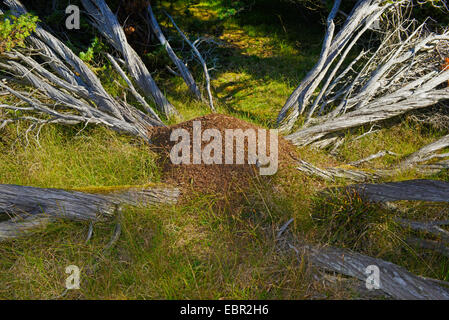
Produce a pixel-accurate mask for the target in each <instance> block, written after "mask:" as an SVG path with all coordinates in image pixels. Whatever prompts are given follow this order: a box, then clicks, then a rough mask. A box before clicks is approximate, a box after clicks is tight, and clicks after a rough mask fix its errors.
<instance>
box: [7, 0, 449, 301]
mask: <svg viewBox="0 0 449 320" xmlns="http://www.w3.org/2000/svg"><path fill="white" fill-rule="evenodd" d="M162 4H163V5H164V6H166V7H167V8H169V5H168V4H166V3H165V2H162ZM219 4H220V1H218V0H217V1H200V2H199V3H198V4H196V5H190V6H188V7H187V9H186V7H185V6H184V5H183V2H177V5H175V7H171V8H169V10H170V12H172V14H173V16H174V18H175V19H177V21H179V25H180V26H181V27H183V28H184V29H185V30H189V31H190V33H191V34H195V32H199V31H203V32H204V30H207V32H209V33H210V34H209V35H210V36H211V37H214V39H215V40H216V41H217V42H220V43H221V45H219V47H218V48H217V50H216V51H215V53H214V54H215V55H216V57H217V68H216V70H214V71H213V72H212V77H213V82H212V84H213V87H214V95H215V97H216V100H217V101H216V102H217V107H218V112H219V113H222V114H225V115H227V116H232V117H235V118H238V119H241V120H244V121H246V122H249V123H251V124H253V125H256V126H259V127H264V128H273V127H274V124H275V122H274V121H275V119H276V116H277V113H278V112H279V110H280V108H281V107H282V105H283V103H284V102H285V100H286V99H287V98H288V96H289V94H290V93H291V92H292V90H293V89H294V88H295V86H296V85H297V84H299V82H300V80H301V79H302V78H303V77H304V76H305V74H306V73H307V71H308V70H309V69H310V68H311V67H312V66H313V65H314V63H315V62H316V60H317V58H318V55H319V52H320V49H321V40H322V34H323V33H322V29H320V27H317V28H313V27H310V26H305V25H301V24H298V23H296V21H295V20H294V19H291V18H290V19H289V18H288V17H287V16H285V15H283V13H282V12H279V13H278V12H276V11H275V10H271V11H270V10H263V11H261V10H259V11H258V10H256V9H257V8H256V9H254V10H253V11H249V12H245V13H244V14H243V15H242V14H240V15H237V16H230V17H226V18H222V16H223V15H226V12H222V11H220V10H221V9H220V8H221V6H219ZM186 10H187V13H188V15H186ZM181 15H185V16H186V17H184V18H182V17H181ZM211 26H213V28H212V27H211ZM318 26H319V24H318ZM306 28H308V29H306ZM304 30H307V32H304ZM147 58H148V59H151V58H152V57H151V54H149V56H148V57H147ZM153 58H154V57H153ZM98 61H104V60H98ZM98 61H97V62H96V63H95V64H94V63H92V68H93V69H94V70H96V72H97V74H98V75H99V76H100V78H101V79H102V80H103V81H106V82H107V81H109V82H108V83H107V85H106V86H105V87H106V88H107V89H108V90H109V91H110V92H111V93H112V94H114V95H116V96H121V95H122V94H124V92H123V90H122V89H121V87H120V86H117V84H116V83H114V82H113V81H112V80H110V79H111V78H113V77H114V76H116V75H114V73H113V72H112V71H111V69H110V68H108V67H104V66H102V65H101V62H98ZM194 71H195V70H194ZM198 71H199V70H198ZM195 74H199V72H196V73H195ZM108 79H109V80H108ZM155 79H156V81H157V82H158V83H161V87H163V88H164V91H165V92H166V94H167V97H168V99H169V100H170V101H171V102H172V103H173V105H175V106H176V107H177V109H178V110H179V111H180V112H181V114H182V117H183V119H170V123H171V124H177V123H181V122H183V121H187V120H191V119H194V118H196V117H200V116H204V115H207V114H209V113H210V111H209V109H208V107H207V106H205V105H203V104H200V103H198V102H195V101H193V100H192V99H191V98H190V97H189V96H188V95H187V94H186V92H187V90H186V86H185V85H184V84H183V83H182V80H181V79H178V78H173V77H170V78H168V77H167V76H166V75H164V74H163V72H162V71H161V72H158V73H156V74H155ZM1 99H7V98H4V97H2V98H1ZM24 128H25V124H21V125H18V126H16V127H9V128H7V129H4V130H3V131H1V133H0V183H3V184H19V185H28V186H36V187H50V188H65V189H72V190H73V189H74V190H80V191H83V190H92V187H96V188H99V189H101V188H102V187H114V186H124V185H145V184H147V183H149V182H161V181H163V180H164V171H163V168H162V167H161V166H160V162H159V155H158V153H157V152H155V151H154V150H151V149H150V148H149V147H148V145H146V144H145V143H144V142H142V141H140V140H137V139H133V138H130V137H128V136H123V135H119V134H116V133H113V132H111V131H109V130H107V129H105V128H98V127H97V128H94V127H87V128H85V129H84V130H81V129H82V128H66V127H61V126H47V127H44V128H43V129H42V131H41V133H40V135H39V139H38V140H37V139H34V138H31V137H30V139H29V143H26V141H24V139H22V140H17V132H20V131H21V130H22V132H23V129H24ZM361 133H363V132H362V131H360V132H355V133H348V139H347V140H346V141H347V142H346V143H345V144H344V145H343V146H342V147H341V149H340V150H339V152H338V153H337V154H336V155H329V153H328V152H325V151H317V150H313V149H309V148H302V149H300V150H298V154H299V157H301V159H303V160H305V161H308V162H311V163H313V164H314V165H316V166H319V167H330V166H334V167H335V166H339V165H342V164H343V163H348V162H351V161H355V160H359V159H362V158H364V157H366V156H368V155H371V154H374V153H376V152H379V151H381V150H388V151H391V152H394V153H396V154H399V155H401V156H406V155H408V154H410V153H412V152H414V151H416V150H417V149H419V148H420V147H422V146H424V145H426V144H428V143H429V142H431V141H433V140H435V139H436V138H437V137H439V136H442V135H443V134H444V133H445V132H444V131H443V130H440V129H438V128H434V127H432V126H428V125H423V124H421V123H419V122H416V121H413V118H411V117H408V116H406V117H403V118H401V119H400V121H396V122H394V123H392V124H391V126H390V127H389V128H388V129H380V130H379V131H377V132H375V133H373V134H371V135H368V136H365V137H363V138H361V139H355V138H356V137H357V136H359V135H360V134H361ZM401 156H390V155H388V156H386V157H384V158H381V159H376V160H374V161H372V162H370V163H369V164H366V165H364V166H362V168H365V169H368V168H373V167H375V168H386V167H391V166H394V165H395V164H396V163H397V162H398V161H399V160H400V158H401ZM409 178H422V176H421V175H419V174H418V173H416V172H414V171H407V172H402V173H400V174H398V175H397V176H394V177H391V178H390V179H391V180H395V181H398V180H404V179H409ZM430 178H434V179H440V180H446V181H449V175H448V174H447V173H441V174H439V175H436V176H432V177H430ZM347 183H348V182H345V181H338V182H337V183H333V184H330V183H328V182H325V181H323V180H321V179H319V178H313V177H309V176H306V175H303V174H302V173H300V172H299V171H296V170H285V171H280V172H279V173H278V174H277V175H276V176H274V177H273V178H272V179H270V180H269V182H267V181H265V180H262V179H257V178H253V179H251V180H249V182H248V186H249V187H247V188H240V189H238V190H234V191H233V194H232V195H231V196H230V195H229V194H228V193H225V192H220V191H219V190H218V191H217V190H215V192H213V191H214V190H210V191H208V192H205V190H197V189H192V190H191V192H189V193H188V195H187V196H185V197H184V198H183V200H182V202H180V203H179V204H177V205H161V206H155V207H151V208H135V207H129V208H126V210H125V211H124V214H123V217H122V222H121V223H122V235H121V237H120V239H119V240H118V242H117V244H116V246H115V247H114V248H113V249H112V250H111V251H110V252H108V253H107V254H105V253H103V248H104V247H105V246H106V244H107V243H108V242H109V239H110V237H111V235H112V232H113V229H114V225H115V221H111V222H103V223H98V224H96V225H95V227H94V235H93V237H92V239H91V240H90V241H89V242H87V243H86V236H87V232H88V229H89V224H88V223H81V222H80V223H77V222H66V221H58V222H56V223H53V224H51V225H49V226H47V227H45V228H44V229H42V230H40V231H39V232H36V233H34V234H33V235H32V236H30V237H25V238H20V239H17V240H14V241H9V242H5V243H0V257H1V258H0V299H56V298H62V299H365V298H380V299H383V298H386V297H384V296H382V295H373V293H370V292H367V291H366V290H363V287H364V286H363V283H360V282H359V281H355V280H352V279H347V278H344V277H341V276H338V275H331V274H327V273H324V272H322V271H320V270H317V269H316V268H314V267H313V266H311V265H309V264H308V262H307V261H306V260H305V259H298V258H297V256H296V255H295V253H294V252H293V251H292V252H281V251H279V250H278V246H277V243H276V233H277V230H278V228H279V226H281V225H283V224H284V223H285V222H286V221H288V220H289V219H290V218H294V222H293V223H292V224H291V225H290V227H289V228H290V229H289V232H290V233H291V236H293V237H297V238H300V239H301V240H303V241H308V242H310V243H315V244H321V245H332V246H338V247H344V248H348V249H353V250H355V251H358V252H361V253H364V254H367V255H370V256H373V257H377V258H381V259H385V260H388V261H391V262H394V263H397V264H399V265H401V266H403V267H405V268H407V269H408V270H409V271H411V272H414V273H416V274H419V275H423V276H428V277H432V278H437V279H441V280H446V281H448V280H449V260H448V258H447V257H444V256H442V255H439V254H437V253H435V252H432V251H426V250H422V249H417V248H414V247H410V246H409V245H408V244H407V243H406V242H405V239H406V238H407V237H408V236H409V235H410V234H412V233H411V231H409V230H405V229H402V228H401V227H400V226H399V225H398V224H397V223H396V222H395V218H397V217H405V216H407V218H410V219H412V218H415V219H417V220H420V219H428V220H429V219H430V220H432V219H442V218H444V219H448V216H449V209H448V208H447V206H446V207H445V206H442V205H440V204H434V205H431V206H430V207H429V205H428V204H426V206H424V204H423V203H407V202H403V203H400V204H399V207H400V208H402V209H403V210H402V211H395V212H392V211H389V210H387V209H385V208H382V207H380V206H377V205H374V204H366V203H364V202H363V201H362V200H361V199H360V198H358V197H354V196H351V195H346V194H343V193H336V194H334V195H332V196H331V197H327V198H323V197H322V195H321V194H320V192H321V191H322V190H324V189H326V188H329V187H332V186H342V185H345V184H347ZM94 264H96V265H97V268H96V269H95V271H92V270H93V269H92V265H94ZM69 265H77V266H79V267H80V269H81V288H80V290H71V291H69V292H68V293H67V294H65V295H64V296H61V294H62V293H63V292H64V289H65V279H66V277H67V274H66V273H65V268H66V267H67V266H69Z"/></svg>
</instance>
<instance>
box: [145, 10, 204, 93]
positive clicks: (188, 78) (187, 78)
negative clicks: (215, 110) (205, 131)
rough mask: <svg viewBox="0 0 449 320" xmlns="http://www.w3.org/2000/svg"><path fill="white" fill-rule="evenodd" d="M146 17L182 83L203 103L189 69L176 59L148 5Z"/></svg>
mask: <svg viewBox="0 0 449 320" xmlns="http://www.w3.org/2000/svg"><path fill="white" fill-rule="evenodd" d="M148 16H149V19H148V20H149V24H150V27H151V29H152V30H153V32H154V34H155V35H156V37H157V38H158V39H159V41H160V43H161V45H162V46H164V48H165V50H166V51H167V54H168V56H169V57H170V59H171V60H172V61H173V63H174V64H175V66H176V68H177V69H178V71H179V74H180V75H181V77H182V78H183V79H184V82H185V83H186V84H187V86H188V87H189V89H190V91H191V92H192V94H193V95H194V96H195V97H196V99H198V100H200V101H203V96H202V94H201V91H200V89H199V88H198V86H197V84H196V82H195V79H193V76H192V74H191V73H190V71H189V69H188V68H187V67H186V65H185V64H184V62H182V60H181V59H179V58H178V56H177V55H176V53H175V52H174V51H173V49H172V47H171V45H170V43H169V42H168V41H167V39H166V38H165V36H164V34H163V32H162V30H161V27H160V26H159V23H158V22H157V20H156V17H155V16H154V13H153V10H152V9H151V5H148Z"/></svg>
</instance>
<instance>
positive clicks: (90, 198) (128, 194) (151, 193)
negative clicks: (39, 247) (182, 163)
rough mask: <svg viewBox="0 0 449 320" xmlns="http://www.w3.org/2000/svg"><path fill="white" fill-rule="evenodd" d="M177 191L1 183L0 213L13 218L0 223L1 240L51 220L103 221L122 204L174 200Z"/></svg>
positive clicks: (156, 187) (146, 203) (165, 188)
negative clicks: (92, 189) (100, 191)
mask: <svg viewBox="0 0 449 320" xmlns="http://www.w3.org/2000/svg"><path fill="white" fill-rule="evenodd" d="M179 195H180V191H179V190H178V189H175V188H171V187H164V186H155V187H143V188H137V187H133V188H128V189H117V190H115V191H110V192H108V193H104V194H93V193H84V192H79V191H67V190H61V189H44V188H34V187H24V186H17V185H0V214H7V215H9V216H11V217H13V219H11V220H9V221H4V222H1V223H0V240H2V239H3V240H5V239H11V238H15V237H17V236H18V235H20V234H21V232H22V231H25V230H29V229H31V228H35V227H38V226H39V225H41V224H42V223H46V222H49V221H51V220H53V219H61V218H62V219H69V220H79V221H83V220H84V221H99V220H106V219H109V218H111V217H112V216H114V214H115V213H116V210H120V208H121V206H122V205H132V206H151V205H157V204H161V203H175V202H176V201H177V199H178V197H179Z"/></svg>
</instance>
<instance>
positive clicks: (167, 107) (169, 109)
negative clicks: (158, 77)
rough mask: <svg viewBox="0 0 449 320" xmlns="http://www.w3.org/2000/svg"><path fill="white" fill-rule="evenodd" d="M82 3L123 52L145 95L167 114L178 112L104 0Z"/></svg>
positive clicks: (105, 35)
mask: <svg viewBox="0 0 449 320" xmlns="http://www.w3.org/2000/svg"><path fill="white" fill-rule="evenodd" d="M82 3H83V6H84V7H85V8H86V10H87V12H88V13H89V15H90V17H91V22H92V25H93V26H94V27H95V28H96V29H97V30H98V31H99V32H100V33H101V34H102V35H103V36H104V37H105V38H106V39H107V40H108V41H109V43H111V45H112V46H113V47H114V48H115V49H116V50H117V51H119V52H120V53H121V54H122V56H123V58H124V60H125V62H126V66H127V68H128V72H129V73H130V75H131V76H132V78H133V79H135V81H136V82H137V85H138V87H139V88H140V89H141V90H142V91H143V93H144V94H145V96H146V97H149V98H151V97H152V99H153V100H154V102H155V104H156V105H157V106H158V108H159V110H160V111H161V112H163V113H164V114H165V115H173V114H178V112H177V111H176V109H175V107H174V106H173V105H172V104H171V103H170V102H169V101H168V100H167V98H166V97H165V96H164V94H163V93H162V91H161V90H160V89H159V87H158V86H157V84H156V82H155V81H154V79H153V77H152V76H151V74H150V72H149V71H148V69H147V67H146V66H145V64H144V63H143V61H142V60H141V59H140V57H139V55H138V54H137V53H136V52H135V50H134V49H133V48H132V47H131V46H130V45H129V44H128V41H127V39H126V35H125V32H124V31H123V28H122V26H121V25H120V23H119V22H118V20H117V17H116V16H115V15H114V13H113V12H112V11H111V9H110V8H109V7H108V5H107V4H106V3H105V2H104V0H95V1H93V0H82Z"/></svg>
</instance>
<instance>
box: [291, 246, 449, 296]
mask: <svg viewBox="0 0 449 320" xmlns="http://www.w3.org/2000/svg"><path fill="white" fill-rule="evenodd" d="M295 249H296V248H295ZM302 249H303V250H304V251H305V253H306V255H307V256H308V258H309V260H310V261H311V262H312V263H313V264H314V265H316V266H318V267H321V268H323V269H325V270H329V271H333V272H338V273H340V274H344V275H347V276H350V277H354V278H357V279H359V280H361V281H366V280H367V278H368V276H369V274H367V273H365V270H366V268H367V267H368V266H373V265H374V266H377V267H378V268H379V271H380V281H379V286H380V288H379V289H380V290H382V291H383V292H385V293H387V294H388V295H390V296H391V297H393V298H395V299H400V300H449V290H448V288H446V287H444V286H441V285H439V283H440V284H444V285H447V286H449V283H447V282H443V281H439V280H434V279H427V278H423V277H419V276H417V275H414V274H412V273H410V272H409V271H407V270H406V269H404V268H403V267H400V266H398V265H396V264H394V263H391V262H388V261H385V260H382V259H376V258H372V257H369V256H366V255H363V254H359V253H356V252H352V251H349V250H345V249H339V248H333V247H324V248H323V247H314V246H304V247H302ZM296 250H297V251H298V249H296ZM298 252H299V251H298Z"/></svg>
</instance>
